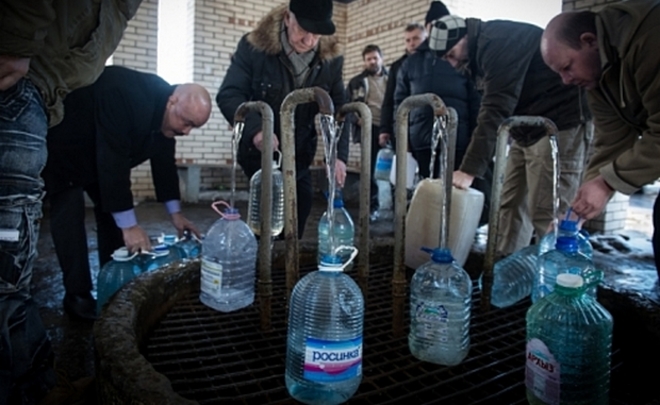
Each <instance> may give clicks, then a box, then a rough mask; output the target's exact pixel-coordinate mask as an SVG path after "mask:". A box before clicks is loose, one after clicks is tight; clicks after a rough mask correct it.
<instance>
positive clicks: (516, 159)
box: [429, 16, 590, 254]
mask: <svg viewBox="0 0 660 405" xmlns="http://www.w3.org/2000/svg"><path fill="white" fill-rule="evenodd" d="M542 34H543V30H542V29H541V28H539V27H536V26H533V25H530V24H525V23H520V22H513V21H487V22H484V21H481V20H478V19H474V18H468V19H463V18H460V17H456V16H446V17H443V18H441V19H439V20H438V21H435V22H434V23H433V29H432V32H431V34H430V40H429V45H430V47H431V48H432V49H434V50H435V51H436V52H437V53H438V54H439V55H443V56H444V58H445V59H446V60H447V61H448V62H449V63H451V65H452V66H454V67H455V68H456V69H459V70H461V71H464V72H466V73H467V74H468V75H469V76H470V77H472V78H473V80H474V81H475V83H477V84H478V86H479V89H480V91H481V92H482V101H481V108H480V110H479V116H478V119H477V127H476V128H475V130H474V131H473V133H472V139H471V141H470V144H469V146H468V149H467V152H466V154H465V157H464V158H463V162H462V163H461V166H460V168H459V170H457V171H456V172H454V179H453V183H454V186H456V187H459V188H467V187H469V186H470V185H471V184H472V181H473V180H474V179H475V178H476V177H480V176H482V175H483V174H484V173H485V170H486V168H487V167H488V164H489V163H490V162H492V159H493V154H494V149H495V143H496V139H497V129H498V127H499V125H500V124H501V123H502V122H503V121H504V120H505V119H506V118H508V117H511V116H514V115H535V116H544V117H547V118H549V119H551V120H552V121H553V122H554V123H555V124H556V125H557V128H558V129H559V133H558V134H557V140H558V143H559V155H560V170H561V179H560V183H559V185H560V188H559V197H560V212H564V211H566V209H567V208H568V207H569V204H570V202H571V200H572V199H573V197H574V196H575V193H576V191H577V188H578V185H579V183H580V179H581V176H582V168H583V166H584V161H585V158H586V150H587V146H588V143H589V138H590V135H589V131H588V130H587V128H588V122H587V120H588V119H589V118H590V116H589V114H590V113H589V111H588V109H587V107H586V103H585V102H584V101H586V100H583V99H584V95H583V93H582V91H581V90H580V89H578V88H577V87H575V86H564V85H563V84H562V82H561V78H560V77H559V75H557V74H556V73H555V72H553V71H552V70H550V68H548V67H547V66H546V65H545V63H543V59H542V58H541V53H540V50H539V47H540V43H541V35H542ZM544 135H545V131H544V130H541V129H538V128H516V129H514V130H513V131H512V136H513V138H514V142H513V144H512V145H511V148H510V151H509V156H508V160H507V168H506V174H505V180H504V186H503V189H502V202H501V206H500V227H499V234H498V246H497V250H498V251H499V252H500V253H501V254H510V253H513V252H515V251H517V250H518V249H520V248H522V247H524V246H527V245H528V244H529V243H530V240H531V236H532V233H533V231H535V232H536V236H537V238H540V237H542V236H543V235H544V234H545V233H546V232H547V230H548V227H549V225H550V224H551V223H552V221H553V205H554V201H553V198H552V197H553V196H552V190H553V188H554V187H553V169H552V168H553V165H552V158H551V147H550V143H549V142H547V139H543V138H544Z"/></svg>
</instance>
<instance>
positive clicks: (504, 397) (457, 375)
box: [143, 264, 635, 405]
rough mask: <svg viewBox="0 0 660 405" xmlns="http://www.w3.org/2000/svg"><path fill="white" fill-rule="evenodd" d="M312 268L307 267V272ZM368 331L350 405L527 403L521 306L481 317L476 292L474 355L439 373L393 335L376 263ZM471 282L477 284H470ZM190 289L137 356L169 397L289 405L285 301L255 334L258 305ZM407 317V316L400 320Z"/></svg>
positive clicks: (620, 392) (276, 289) (386, 285)
mask: <svg viewBox="0 0 660 405" xmlns="http://www.w3.org/2000/svg"><path fill="white" fill-rule="evenodd" d="M310 270H312V269H310V268H307V269H305V268H303V269H302V270H301V274H302V275H304V274H306V273H307V272H308V271H310ZM370 270H371V271H370V274H371V276H370V280H369V292H368V296H367V308H366V313H365V325H364V349H363V353H364V358H363V379H362V384H361V385H360V388H359V390H358V392H357V393H356V394H355V396H353V397H352V398H351V399H350V401H349V402H348V403H350V404H379V405H384V404H402V403H406V402H405V401H406V400H408V401H409V402H408V403H409V404H443V405H447V404H457V405H458V404H460V405H466V404H526V403H527V401H526V399H525V389H524V351H525V320H524V319H525V313H526V311H527V308H528V307H529V305H530V303H529V300H525V301H523V302H521V303H518V304H517V305H515V306H513V307H510V308H506V309H493V310H491V311H490V312H488V313H486V314H484V313H481V312H480V311H479V309H478V308H479V294H478V292H477V291H476V290H477V289H475V294H474V295H473V308H474V309H473V316H472V325H471V334H470V336H471V348H470V353H469V355H468V357H467V358H466V359H465V361H464V362H463V363H462V364H460V365H458V366H453V367H442V366H438V365H434V364H430V363H425V362H421V361H419V360H417V359H416V358H414V357H413V356H412V355H411V354H410V351H409V349H408V340H407V331H406V332H405V334H404V336H401V337H394V336H393V334H392V295H391V274H392V269H391V264H390V265H386V264H383V265H372V266H371V269H370ZM273 273H274V274H273V293H274V294H273V297H284V296H285V287H284V274H283V272H273ZM475 284H476V283H475ZM198 294H199V293H198V292H195V291H193V292H191V293H190V294H188V295H187V296H185V297H184V298H183V299H181V300H179V301H177V303H176V304H175V305H174V306H173V307H172V308H171V309H170V311H169V312H168V313H167V314H166V315H165V316H164V317H163V318H162V319H161V320H160V322H159V323H158V324H157V325H156V326H155V329H154V330H153V331H152V333H151V334H150V336H149V337H148V338H147V340H146V345H145V347H144V350H143V353H144V355H145V357H146V358H147V360H149V362H150V363H151V364H152V365H153V367H154V368H155V369H156V371H158V372H160V373H162V374H164V375H165V376H166V377H167V378H168V379H169V380H170V381H171V383H172V387H173V388H174V391H176V392H177V393H178V394H180V395H181V396H183V397H185V398H187V399H191V400H195V401H197V402H199V403H200V404H217V403H221V404H295V403H297V402H296V401H295V400H293V399H292V398H291V397H290V396H289V395H288V393H287V390H286V387H285V384H284V363H285V355H286V334H287V329H286V324H285V319H286V316H287V314H286V313H285V311H286V307H285V301H284V298H280V299H273V307H272V314H273V321H272V326H273V329H272V331H271V332H262V331H261V330H260V328H259V313H258V305H256V304H255V305H251V306H250V307H248V308H245V309H243V310H239V311H236V312H232V313H228V314H225V313H221V312H217V311H214V310H213V309H211V308H208V307H206V306H205V305H203V304H202V303H200V301H199V299H198ZM406 317H407V313H406ZM620 357H621V355H620V352H619V351H615V352H614V355H613V366H614V367H613V376H612V394H611V401H610V403H611V404H634V403H635V402H634V401H633V400H632V398H631V397H630V396H629V395H627V394H626V389H625V388H626V385H625V384H622V383H619V384H617V381H618V380H620V378H619V377H621V374H622V372H617V369H618V368H619V366H620V365H621V363H622V360H621V359H620Z"/></svg>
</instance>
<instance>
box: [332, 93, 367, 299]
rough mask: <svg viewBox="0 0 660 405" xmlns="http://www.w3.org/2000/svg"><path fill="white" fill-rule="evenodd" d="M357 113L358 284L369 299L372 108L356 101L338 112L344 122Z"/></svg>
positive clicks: (340, 120) (338, 117) (340, 119)
mask: <svg viewBox="0 0 660 405" xmlns="http://www.w3.org/2000/svg"><path fill="white" fill-rule="evenodd" d="M351 112H353V113H357V114H359V115H360V118H361V122H362V124H361V127H362V139H361V141H360V142H361V144H360V145H361V149H362V155H361V158H360V213H359V217H358V229H359V232H360V233H359V238H360V242H359V248H358V252H359V253H360V255H359V257H358V263H357V273H358V284H359V285H360V288H361V289H362V295H364V299H365V300H366V299H367V291H368V286H369V198H370V197H369V194H370V187H371V174H372V173H371V171H372V170H373V168H372V167H371V148H372V147H374V145H372V144H371V136H372V133H371V132H372V131H371V128H372V122H373V121H372V117H371V110H370V109H369V107H367V105H366V104H365V103H362V102H355V103H348V104H344V105H343V106H342V107H341V108H340V109H339V112H338V113H337V122H344V119H345V118H346V115H347V114H348V113H351Z"/></svg>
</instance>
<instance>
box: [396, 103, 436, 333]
mask: <svg viewBox="0 0 660 405" xmlns="http://www.w3.org/2000/svg"><path fill="white" fill-rule="evenodd" d="M427 105H428V106H431V107H432V108H433V115H435V116H436V117H439V116H444V115H447V108H446V107H445V104H444V103H443V102H442V100H441V99H440V97H438V96H436V95H435V94H431V93H426V94H419V95H415V96H410V97H408V98H406V99H405V100H403V102H402V103H401V105H400V106H399V108H398V109H397V112H396V137H397V141H396V184H397V187H396V189H395V202H394V206H395V207H394V274H393V276H392V312H393V313H392V332H393V333H394V335H395V336H401V335H402V334H403V308H404V304H405V299H406V295H407V294H406V268H405V263H404V261H405V248H404V246H405V241H404V237H405V236H404V235H405V225H406V221H405V218H404V217H405V216H406V186H405V184H406V167H407V163H408V162H407V156H406V152H407V149H408V116H409V115H410V111H411V110H413V109H415V108H418V107H424V106H427ZM402 186H403V187H402Z"/></svg>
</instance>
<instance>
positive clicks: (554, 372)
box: [525, 273, 612, 405]
mask: <svg viewBox="0 0 660 405" xmlns="http://www.w3.org/2000/svg"><path fill="white" fill-rule="evenodd" d="M611 348H612V316H611V315H610V313H609V312H607V310H606V309H605V308H603V306H602V305H600V304H599V303H598V302H597V301H596V300H595V299H594V298H593V297H591V296H590V295H589V294H586V293H585V286H584V285H583V279H582V277H581V276H579V275H577V274H569V273H562V274H559V275H558V276H557V284H556V286H555V288H554V291H553V292H552V293H551V294H549V295H548V296H546V297H545V298H543V299H541V300H539V301H538V302H536V303H535V304H534V305H532V306H531V307H530V308H529V310H528V311H527V350H526V365H525V386H526V387H527V400H528V401H529V403H530V404H531V405H548V404H561V405H606V404H607V403H608V396H609V383H610V355H611Z"/></svg>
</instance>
